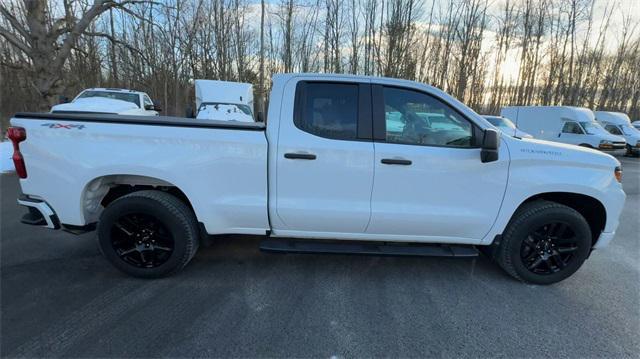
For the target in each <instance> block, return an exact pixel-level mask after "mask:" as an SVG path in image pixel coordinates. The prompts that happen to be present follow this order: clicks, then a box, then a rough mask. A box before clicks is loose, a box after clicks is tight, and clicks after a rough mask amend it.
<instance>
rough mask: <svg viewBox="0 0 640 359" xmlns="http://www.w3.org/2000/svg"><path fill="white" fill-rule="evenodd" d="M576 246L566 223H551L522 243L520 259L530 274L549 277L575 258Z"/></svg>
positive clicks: (574, 238)
mask: <svg viewBox="0 0 640 359" xmlns="http://www.w3.org/2000/svg"><path fill="white" fill-rule="evenodd" d="M578 245H579V244H578V241H577V239H576V234H575V232H574V231H573V230H572V229H571V227H570V226H569V225H568V224H567V223H562V222H551V223H549V224H546V225H544V226H542V227H540V228H538V229H536V230H534V231H532V232H531V233H530V234H529V235H528V236H527V238H525V240H524V241H522V246H521V248H520V258H521V259H522V262H523V263H524V265H525V266H526V267H527V269H528V270H530V271H531V272H533V273H536V274H542V275H549V274H553V273H557V272H559V271H561V270H563V269H564V268H566V267H567V266H568V265H569V264H570V263H571V261H572V260H573V259H574V258H576V256H575V253H576V251H577V250H578Z"/></svg>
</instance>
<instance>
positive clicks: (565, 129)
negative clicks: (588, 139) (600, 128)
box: [558, 120, 586, 145]
mask: <svg viewBox="0 0 640 359" xmlns="http://www.w3.org/2000/svg"><path fill="white" fill-rule="evenodd" d="M565 121H566V122H565V123H564V126H562V132H561V133H560V135H558V137H560V142H564V143H569V144H572V145H580V144H582V143H584V142H585V138H584V136H586V135H585V133H584V130H583V129H582V126H580V124H579V123H577V122H575V121H567V120H565Z"/></svg>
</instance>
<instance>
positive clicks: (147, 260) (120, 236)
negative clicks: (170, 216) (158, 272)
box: [111, 213, 174, 268]
mask: <svg viewBox="0 0 640 359" xmlns="http://www.w3.org/2000/svg"><path fill="white" fill-rule="evenodd" d="M111 242H112V245H113V249H114V250H115V251H116V253H117V254H118V256H119V257H120V258H121V259H122V260H123V261H125V262H126V263H128V264H130V265H133V266H136V267H139V268H154V267H157V266H160V265H162V264H164V263H166V262H167V261H168V260H169V258H170V257H171V254H172V253H173V250H174V240H173V237H172V235H171V233H170V232H169V231H168V230H167V228H166V227H165V226H164V225H163V224H162V223H161V222H160V221H159V220H158V218H156V217H153V216H151V215H148V214H142V213H128V214H124V215H123V216H121V217H120V218H118V219H117V220H116V221H115V222H113V225H112V227H111Z"/></svg>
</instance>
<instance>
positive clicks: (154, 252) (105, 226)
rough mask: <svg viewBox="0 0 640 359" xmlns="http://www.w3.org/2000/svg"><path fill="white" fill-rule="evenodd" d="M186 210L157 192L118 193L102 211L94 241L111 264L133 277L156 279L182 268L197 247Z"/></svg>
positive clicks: (195, 230)
mask: <svg viewBox="0 0 640 359" xmlns="http://www.w3.org/2000/svg"><path fill="white" fill-rule="evenodd" d="M198 239H199V236H198V224H197V221H196V218H195V215H194V214H193V212H192V211H191V209H190V208H189V207H188V206H187V205H185V204H184V203H183V202H182V201H180V200H179V199H178V198H176V197H174V196H172V195H171V194H169V193H165V192H160V191H139V192H133V193H131V194H128V195H126V196H123V197H120V198H118V199H116V200H115V201H113V202H112V203H110V204H109V205H108V206H107V208H106V209H105V210H104V211H103V212H102V215H101V216H100V221H99V222H98V243H99V246H100V250H101V251H102V253H103V254H104V256H105V257H106V258H107V260H109V262H111V264H113V265H114V266H115V267H116V268H118V269H119V270H121V271H122V272H124V273H126V274H129V275H131V276H135V277H142V278H157V277H162V276H167V275H171V274H173V273H175V272H177V271H178V270H180V269H182V268H183V267H184V266H185V265H186V264H187V263H188V262H189V261H190V260H191V258H192V257H193V256H194V254H195V252H196V250H197V248H198V243H199V242H198Z"/></svg>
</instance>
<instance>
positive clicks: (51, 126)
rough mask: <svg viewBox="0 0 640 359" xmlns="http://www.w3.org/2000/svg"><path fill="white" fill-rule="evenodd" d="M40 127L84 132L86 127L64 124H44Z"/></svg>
mask: <svg viewBox="0 0 640 359" xmlns="http://www.w3.org/2000/svg"><path fill="white" fill-rule="evenodd" d="M40 126H47V127H49V128H54V129H55V128H65V129H67V130H71V129H73V128H75V129H78V130H82V129H83V128H84V127H85V126H84V125H72V124H64V123H43V124H42V125H40Z"/></svg>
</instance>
